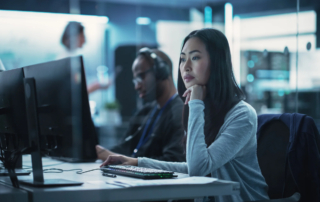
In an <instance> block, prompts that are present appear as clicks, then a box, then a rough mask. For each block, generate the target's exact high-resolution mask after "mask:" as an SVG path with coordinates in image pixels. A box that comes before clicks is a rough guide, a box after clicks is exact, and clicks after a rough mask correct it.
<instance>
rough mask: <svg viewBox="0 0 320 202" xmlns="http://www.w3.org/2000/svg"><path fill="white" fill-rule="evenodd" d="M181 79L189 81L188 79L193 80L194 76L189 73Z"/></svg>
mask: <svg viewBox="0 0 320 202" xmlns="http://www.w3.org/2000/svg"><path fill="white" fill-rule="evenodd" d="M183 79H184V80H185V81H186V82H189V81H191V80H193V79H194V77H193V76H191V75H186V76H184V77H183Z"/></svg>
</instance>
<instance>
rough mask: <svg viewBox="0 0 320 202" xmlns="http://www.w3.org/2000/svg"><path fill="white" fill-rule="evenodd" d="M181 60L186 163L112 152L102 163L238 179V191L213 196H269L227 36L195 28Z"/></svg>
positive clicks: (219, 198) (249, 111) (252, 119)
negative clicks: (234, 72) (235, 76)
mask: <svg viewBox="0 0 320 202" xmlns="http://www.w3.org/2000/svg"><path fill="white" fill-rule="evenodd" d="M179 64H180V71H179V76H178V92H179V95H180V97H181V98H182V99H183V100H184V101H185V104H186V105H185V108H184V112H183V117H184V120H183V122H184V126H185V127H184V129H185V132H186V134H187V141H186V142H187V143H186V159H187V162H186V163H176V162H163V161H157V160H152V159H148V158H137V159H136V158H130V157H126V156H109V158H108V159H107V160H106V161H105V162H104V163H103V164H102V165H101V166H104V165H109V164H124V165H135V166H141V167H149V168H157V169H163V170H171V171H175V172H180V173H188V174H189V175H190V176H208V175H209V176H211V177H215V178H219V179H223V180H231V181H236V182H239V183H240V195H239V196H237V195H232V196H217V197H215V201H253V200H263V199H268V198H269V197H268V194H267V188H268V187H267V184H266V182H265V179H264V177H263V176H262V174H261V171H260V167H259V164H258V159H257V154H256V153H257V140H256V132H257V115H256V112H255V110H254V109H253V108H252V107H251V106H250V105H249V104H247V103H246V102H244V101H243V100H244V95H243V93H242V92H241V90H240V89H239V87H238V85H237V84H236V81H235V78H234V75H233V71H232V64H231V54H230V49H229V44H228V41H227V39H226V37H225V36H224V35H223V34H222V33H221V32H220V31H218V30H215V29H202V30H196V31H193V32H191V33H190V34H189V35H188V36H187V37H186V38H185V39H184V42H183V46H182V51H181V54H180V62H179ZM205 199H206V200H207V201H210V200H212V198H205Z"/></svg>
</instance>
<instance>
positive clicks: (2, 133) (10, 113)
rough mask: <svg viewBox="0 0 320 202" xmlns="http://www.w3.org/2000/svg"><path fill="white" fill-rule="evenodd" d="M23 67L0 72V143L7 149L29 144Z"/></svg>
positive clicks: (14, 149) (16, 149)
mask: <svg viewBox="0 0 320 202" xmlns="http://www.w3.org/2000/svg"><path fill="white" fill-rule="evenodd" d="M23 77H24V75H23V69H22V68H20V69H14V70H8V71H2V72H0V138H1V139H0V143H1V148H2V149H5V150H7V151H10V152H13V151H20V150H21V149H23V148H26V147H28V146H29V140H28V128H27V118H26V109H25V98H24V84H23Z"/></svg>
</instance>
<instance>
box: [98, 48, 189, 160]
mask: <svg viewBox="0 0 320 202" xmlns="http://www.w3.org/2000/svg"><path fill="white" fill-rule="evenodd" d="M132 73H133V78H134V79H133V83H134V85H135V90H136V91H137V92H138V94H139V97H140V98H142V99H143V100H144V101H146V102H147V104H146V105H145V106H144V107H143V108H142V109H141V110H140V111H138V112H137V113H136V114H135V115H134V116H133V117H132V119H131V121H130V126H129V129H128V131H127V133H126V135H125V138H124V140H123V142H122V143H121V144H119V145H117V146H115V147H114V148H111V149H110V150H111V151H110V150H108V149H105V148H103V147H102V146H100V145H97V146H96V151H97V156H98V159H101V160H106V159H107V158H108V156H109V155H114V154H116V153H117V154H123V155H127V156H133V157H149V158H152V159H158V160H163V161H185V154H184V152H183V151H184V148H183V144H182V140H183V137H184V132H183V127H182V122H181V120H182V116H181V114H182V108H183V102H182V100H181V98H180V97H179V96H177V90H176V88H175V86H174V83H173V79H172V62H171V60H170V59H169V57H168V56H167V55H166V54H165V53H163V52H162V51H159V50H151V49H148V48H142V49H141V50H140V51H139V53H138V56H137V57H136V59H135V60H134V62H133V65H132ZM152 100H153V102H150V101H152ZM128 102H130V100H128Z"/></svg>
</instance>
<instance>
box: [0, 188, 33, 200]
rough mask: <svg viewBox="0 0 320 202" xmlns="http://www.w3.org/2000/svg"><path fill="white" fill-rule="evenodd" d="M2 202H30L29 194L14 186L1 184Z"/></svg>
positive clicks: (0, 195)
mask: <svg viewBox="0 0 320 202" xmlns="http://www.w3.org/2000/svg"><path fill="white" fill-rule="evenodd" d="M0 201H1V202H28V192H26V191H24V190H21V189H16V188H14V187H12V186H8V185H4V184H0Z"/></svg>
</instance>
